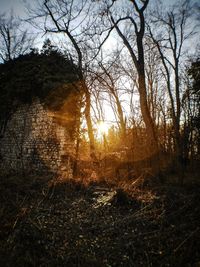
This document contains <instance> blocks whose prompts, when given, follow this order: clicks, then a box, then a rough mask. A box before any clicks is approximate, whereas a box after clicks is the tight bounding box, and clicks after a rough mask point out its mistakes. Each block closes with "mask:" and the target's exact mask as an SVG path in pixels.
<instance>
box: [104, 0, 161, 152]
mask: <svg viewBox="0 0 200 267" xmlns="http://www.w3.org/2000/svg"><path fill="white" fill-rule="evenodd" d="M116 2H117V1H112V3H111V4H109V3H107V5H106V8H105V12H106V14H107V17H108V18H109V21H110V24H111V26H110V30H112V29H115V30H116V32H117V33H118V35H119V37H120V38H121V40H122V41H123V43H124V45H125V47H126V48H127V50H128V53H129V55H130V59H131V61H132V63H133V65H134V66H135V68H136V70H137V75H138V91H139V98H140V108H141V113H142V117H143V120H144V123H145V125H146V131H147V135H148V138H149V147H150V151H151V153H156V152H157V150H158V143H157V135H156V129H155V122H154V121H153V119H152V117H151V114H150V110H149V106H148V100H147V86H146V74H145V58H144V44H143V39H144V34H145V15H144V12H145V10H146V8H147V6H148V3H149V0H146V1H136V0H131V1H130V3H128V2H127V5H126V6H125V5H124V6H123V9H122V8H121V9H120V10H125V12H124V15H123V14H121V15H120V14H119V12H116V10H115V9H114V8H115V3H116ZM116 5H117V4H116Z"/></svg>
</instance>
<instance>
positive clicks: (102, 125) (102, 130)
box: [97, 121, 109, 138]
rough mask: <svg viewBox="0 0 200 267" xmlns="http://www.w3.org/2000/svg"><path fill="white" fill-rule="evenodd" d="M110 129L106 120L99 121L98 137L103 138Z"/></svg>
mask: <svg viewBox="0 0 200 267" xmlns="http://www.w3.org/2000/svg"><path fill="white" fill-rule="evenodd" d="M108 129H109V126H108V125H107V124H106V123H105V122H103V121H99V122H98V123H97V136H98V138H101V137H102V136H103V135H104V134H107V133H108Z"/></svg>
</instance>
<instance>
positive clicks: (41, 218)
mask: <svg viewBox="0 0 200 267" xmlns="http://www.w3.org/2000/svg"><path fill="white" fill-rule="evenodd" d="M51 179H52V177H41V176H38V177H35V176H34V177H33V176H27V177H23V178H22V177H17V176H16V177H14V176H12V177H1V180H0V203H1V204H0V266H2V267H6V266H13V267H14V266H16V267H17V266H20V267H23V266H37V267H38V266H43V267H46V266H69V267H73V266H80V267H87V266H88V267H89V266H90V267H93V266H94V267H98V266H102V267H114V266H125V267H126V266H127V267H128V266H147V267H148V266H152V267H155V266H159V267H160V266H188V267H195V266H196V267H198V266H200V188H199V187H197V186H187V187H186V186H185V187H178V186H169V185H168V186H161V185H160V186H157V187H155V186H154V187H152V188H140V189H139V188H137V187H132V188H131V184H130V186H129V185H127V188H129V190H127V192H125V191H124V190H123V188H120V186H119V185H115V184H112V185H111V184H108V183H105V182H101V183H100V182H99V183H97V182H96V183H92V182H91V183H89V184H88V185H87V186H86V185H85V186H84V185H82V184H81V182H78V181H74V180H73V181H59V182H56V183H54V182H52V180H51Z"/></svg>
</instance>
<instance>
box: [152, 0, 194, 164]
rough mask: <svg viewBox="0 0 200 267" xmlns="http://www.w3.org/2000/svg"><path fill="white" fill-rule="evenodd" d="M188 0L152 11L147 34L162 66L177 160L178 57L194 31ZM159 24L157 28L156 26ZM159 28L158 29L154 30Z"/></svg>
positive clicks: (180, 154)
mask: <svg viewBox="0 0 200 267" xmlns="http://www.w3.org/2000/svg"><path fill="white" fill-rule="evenodd" d="M190 10H191V5H190V1H184V2H183V3H182V2H178V3H177V4H176V5H174V6H172V9H171V11H169V12H166V13H164V14H163V12H162V11H161V10H158V9H157V11H154V15H152V16H154V18H153V23H154V28H155V30H153V28H152V27H150V26H149V27H148V28H149V32H150V36H151V38H152V40H153V42H154V44H155V45H156V47H157V49H158V52H159V54H160V58H161V61H162V64H163V67H164V77H165V80H166V84H167V91H168V95H169V99H170V105H171V117H172V122H173V128H174V139H175V153H176V155H177V160H178V161H179V160H182V157H183V147H182V142H181V128H180V120H181V110H182V107H181V102H182V99H181V98H182V92H181V90H182V89H181V75H180V67H181V59H182V58H181V57H182V56H183V48H184V43H185V42H186V41H187V40H188V39H189V38H190V37H191V36H192V35H193V34H194V31H193V27H191V26H190V28H189V29H188V28H187V25H189V21H190V15H191V13H190ZM158 25H159V28H158ZM158 29H159V30H158Z"/></svg>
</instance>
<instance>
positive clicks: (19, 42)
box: [0, 12, 33, 62]
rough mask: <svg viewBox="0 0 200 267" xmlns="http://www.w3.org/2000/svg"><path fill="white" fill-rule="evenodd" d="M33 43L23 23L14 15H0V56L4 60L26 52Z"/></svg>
mask: <svg viewBox="0 0 200 267" xmlns="http://www.w3.org/2000/svg"><path fill="white" fill-rule="evenodd" d="M32 45H33V38H32V37H31V36H29V33H28V32H27V30H25V28H24V26H23V23H22V22H21V21H20V20H19V19H17V18H16V17H14V15H13V12H11V15H10V17H6V16H5V14H1V15H0V58H1V59H2V60H3V61H4V62H5V61H8V60H11V59H14V58H17V57H18V56H19V55H22V54H25V53H27V52H28V51H29V50H30V48H31V47H32Z"/></svg>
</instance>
